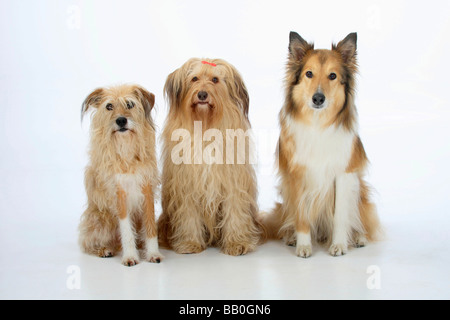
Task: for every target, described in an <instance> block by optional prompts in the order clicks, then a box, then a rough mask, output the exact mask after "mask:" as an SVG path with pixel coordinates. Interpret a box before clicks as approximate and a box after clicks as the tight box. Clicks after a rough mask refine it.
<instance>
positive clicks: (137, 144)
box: [79, 85, 163, 266]
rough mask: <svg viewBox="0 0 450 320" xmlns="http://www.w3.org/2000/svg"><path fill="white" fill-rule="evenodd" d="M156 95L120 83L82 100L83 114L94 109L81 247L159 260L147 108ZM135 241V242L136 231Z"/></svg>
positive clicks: (129, 261)
mask: <svg viewBox="0 0 450 320" xmlns="http://www.w3.org/2000/svg"><path fill="white" fill-rule="evenodd" d="M154 102H155V97H154V95H153V94H152V93H150V92H148V91H146V90H145V89H144V88H142V87H140V86H135V85H122V86H117V87H111V88H100V89H97V90H95V91H93V92H92V93H91V94H90V95H89V96H88V97H87V98H86V100H85V101H84V103H83V106H82V111H81V114H82V117H83V115H84V114H85V113H86V112H87V111H88V110H90V109H91V108H93V109H94V113H93V115H92V122H91V148H90V163H89V165H88V166H87V168H86V172H85V186H86V193H87V196H88V206H87V209H86V211H85V212H84V214H83V216H82V219H81V223H80V226H79V231H80V235H79V243H80V246H81V248H82V249H83V250H84V251H85V252H87V253H89V254H93V255H97V256H99V257H112V256H114V255H115V254H116V253H117V252H118V251H120V250H121V249H122V251H123V258H122V263H123V264H124V265H126V266H134V265H136V264H137V263H138V262H139V253H138V250H137V245H139V246H142V244H143V243H145V247H146V251H145V259H146V260H148V261H149V262H157V263H159V262H160V261H161V260H162V258H163V256H162V255H161V254H160V253H159V249H158V240H157V230H156V222H155V211H154V191H155V189H156V187H157V185H158V174H157V166H156V155H155V130H154V125H153V121H152V118H151V115H150V111H151V110H152V108H153V105H154ZM135 233H138V234H139V236H140V237H139V238H138V239H137V240H139V243H136V234H135Z"/></svg>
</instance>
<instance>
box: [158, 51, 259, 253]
mask: <svg viewBox="0 0 450 320" xmlns="http://www.w3.org/2000/svg"><path fill="white" fill-rule="evenodd" d="M165 93H166V97H167V98H168V101H169V104H170V109H169V114H168V118H167V121H166V124H165V127H164V130H163V134H162V140H163V144H164V146H163V173H162V209H163V211H162V214H161V216H160V218H159V220H158V230H159V236H160V240H161V243H164V245H165V246H168V247H170V248H172V249H173V250H175V251H176V252H177V253H198V252H201V251H203V250H205V248H206V247H207V246H219V247H220V248H221V249H222V251H223V252H224V253H225V254H228V255H233V256H237V255H243V254H246V253H247V252H249V251H252V250H253V249H255V247H256V245H257V244H258V242H259V238H260V233H261V230H260V224H259V222H257V216H256V215H257V187H256V177H255V172H254V169H253V166H252V164H251V163H250V161H249V145H248V144H246V146H245V147H242V141H240V142H239V141H238V142H236V140H235V139H234V136H233V135H234V134H236V132H238V133H243V132H246V133H247V130H249V129H250V123H249V120H248V109H249V97H248V93H247V89H246V87H245V85H244V82H243V80H242V78H241V76H240V74H239V73H238V71H237V70H236V69H235V68H234V67H233V66H232V65H230V64H229V63H227V62H225V61H223V60H218V59H217V60H201V59H191V60H189V61H187V62H186V63H185V64H184V65H183V66H182V67H181V68H179V69H178V70H176V71H175V72H173V73H172V74H170V75H169V76H168V78H167V81H166V84H165ZM246 137H247V138H248V139H249V140H251V138H249V137H248V135H246ZM230 138H231V139H230ZM180 139H181V140H182V141H181V142H180ZM244 139H245V137H244ZM225 140H226V141H225ZM245 141H248V140H245ZM245 141H244V142H245ZM226 142H228V143H226ZM225 144H226V147H225ZM180 145H181V147H180ZM225 149H226V150H225ZM180 159H181V160H182V161H181V160H180ZM243 160H245V161H243Z"/></svg>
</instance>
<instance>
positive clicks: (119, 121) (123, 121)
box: [116, 117, 128, 128]
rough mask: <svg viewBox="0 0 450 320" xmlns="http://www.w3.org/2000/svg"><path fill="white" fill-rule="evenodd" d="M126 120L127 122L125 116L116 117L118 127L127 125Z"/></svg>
mask: <svg viewBox="0 0 450 320" xmlns="http://www.w3.org/2000/svg"><path fill="white" fill-rule="evenodd" d="M127 122H128V121H127V118H125V117H120V118H117V120H116V123H117V125H118V126H119V127H120V128H123V127H125V126H126V125H127Z"/></svg>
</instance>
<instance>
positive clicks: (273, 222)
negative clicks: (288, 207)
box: [258, 203, 282, 240]
mask: <svg viewBox="0 0 450 320" xmlns="http://www.w3.org/2000/svg"><path fill="white" fill-rule="evenodd" d="M281 210H282V208H281V203H277V204H276V206H275V208H274V209H273V210H272V211H271V212H260V213H259V216H258V221H259V223H260V224H261V225H262V226H263V228H262V230H263V235H262V237H263V239H266V240H269V239H272V240H273V239H277V240H278V239H280V238H281V237H280V229H281V225H282V221H281V220H282V219H281V217H282V211H281Z"/></svg>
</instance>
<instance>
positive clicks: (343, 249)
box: [329, 244, 347, 257]
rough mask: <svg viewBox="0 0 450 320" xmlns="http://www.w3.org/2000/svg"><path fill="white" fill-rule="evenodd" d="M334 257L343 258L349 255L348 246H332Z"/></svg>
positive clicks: (331, 251) (331, 250)
mask: <svg viewBox="0 0 450 320" xmlns="http://www.w3.org/2000/svg"><path fill="white" fill-rule="evenodd" d="M329 252H330V254H331V255H332V256H333V257H339V256H343V255H345V254H346V253H347V245H344V244H332V245H331V247H330V250H329Z"/></svg>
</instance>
